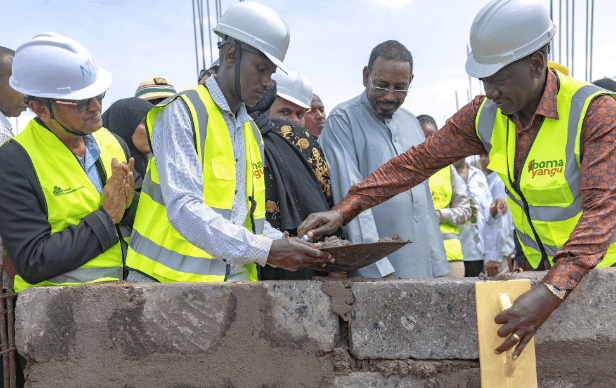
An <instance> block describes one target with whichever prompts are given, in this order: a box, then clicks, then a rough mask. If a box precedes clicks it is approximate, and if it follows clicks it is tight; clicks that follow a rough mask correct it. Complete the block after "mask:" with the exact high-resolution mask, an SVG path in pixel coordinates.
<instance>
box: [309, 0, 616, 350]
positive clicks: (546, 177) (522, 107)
mask: <svg viewBox="0 0 616 388" xmlns="http://www.w3.org/2000/svg"><path fill="white" fill-rule="evenodd" d="M522 32H524V33H522ZM555 33H556V27H555V26H554V24H553V23H552V21H551V20H550V18H549V14H548V12H547V10H546V9H545V7H544V6H543V5H542V4H541V3H540V2H538V1H528V0H507V1H505V0H502V1H497V2H492V3H490V4H488V5H487V6H486V7H484V9H482V10H481V11H480V13H479V14H478V15H477V17H476V18H475V21H474V23H473V27H472V28H471V46H472V49H473V53H472V55H470V56H469V58H468V61H467V64H466V70H467V72H468V73H469V74H470V75H472V76H474V77H477V78H479V79H481V81H482V82H483V84H484V86H485V91H486V96H477V97H476V98H475V99H474V100H473V101H471V102H470V103H469V104H468V105H466V106H465V107H463V108H462V109H461V110H460V111H459V112H457V113H456V114H455V115H454V116H453V117H452V118H451V119H450V120H448V121H447V123H446V124H445V126H444V127H443V128H442V129H441V130H440V131H438V132H437V133H435V134H433V135H432V136H430V137H429V138H428V139H427V141H426V142H425V143H423V144H421V145H418V146H415V147H412V148H410V149H409V150H408V151H407V152H406V153H404V154H402V155H400V156H399V157H397V158H395V159H392V160H390V161H389V162H388V163H387V164H385V165H384V166H382V167H381V168H379V169H377V170H376V171H375V172H374V173H373V174H372V175H371V176H370V177H368V178H367V179H365V180H364V181H363V182H362V183H360V184H358V185H355V186H354V187H353V188H352V189H351V190H350V191H349V195H347V197H345V198H344V199H343V200H342V201H341V202H339V203H338V204H337V205H336V206H335V207H334V210H332V211H329V212H327V213H320V214H316V215H311V216H309V217H308V219H307V220H306V221H304V223H303V224H302V225H300V228H299V232H300V233H306V232H308V235H309V236H314V237H316V236H317V235H319V234H321V233H327V232H328V231H329V230H332V229H334V228H337V227H338V226H339V225H341V224H342V223H348V222H350V221H351V220H352V219H353V218H354V217H356V216H357V215H358V214H359V213H360V212H361V211H363V210H365V209H368V208H371V207H373V206H376V205H377V204H379V203H381V202H383V201H385V200H387V199H388V198H391V197H392V196H394V195H396V194H397V193H399V192H402V191H405V190H408V189H409V188H410V187H413V186H415V185H417V184H419V183H420V182H422V181H423V180H424V179H426V178H427V177H429V176H430V175H432V174H433V173H434V172H436V171H438V170H439V169H440V168H442V167H443V166H445V165H447V164H450V163H452V162H454V161H455V160H458V159H461V158H463V157H466V156H469V155H474V154H486V153H488V154H489V155H490V165H489V168H490V169H491V170H493V171H496V172H497V173H498V174H499V175H500V176H501V177H502V178H503V182H504V183H505V185H506V186H507V187H508V191H509V192H508V202H509V206H510V208H511V212H512V216H513V219H514V222H515V226H516V234H517V236H518V240H519V242H520V244H521V245H522V247H523V249H524V253H525V254H526V256H527V258H528V259H529V261H532V262H531V264H532V263H534V264H532V265H533V266H534V267H535V268H539V266H540V265H541V263H542V262H546V261H547V262H549V263H552V265H553V267H552V268H551V269H550V270H549V271H548V273H547V275H546V276H545V277H544V278H543V280H542V284H541V285H538V286H536V287H534V288H532V289H531V291H529V292H527V293H525V294H523V295H522V296H520V298H518V299H517V300H516V302H515V303H514V305H513V306H512V307H511V308H510V309H508V310H506V311H504V312H502V313H501V314H499V315H498V316H497V317H496V318H495V322H496V323H498V324H503V326H502V327H501V328H500V329H499V330H498V334H499V335H500V336H501V337H508V338H507V340H505V341H504V342H503V344H502V345H501V346H499V347H498V348H497V349H496V350H495V352H496V353H497V354H500V353H501V352H503V351H506V350H508V349H510V348H512V347H513V346H515V345H516V344H517V348H516V350H515V351H514V353H513V358H514V359H517V358H518V357H519V355H520V353H521V352H522V351H523V350H524V347H525V346H526V344H528V342H529V341H530V339H531V338H532V337H533V335H534V334H535V333H536V332H537V330H538V329H539V327H541V325H542V324H543V323H544V322H545V320H546V319H548V317H549V316H550V314H551V313H552V311H554V310H555V309H556V308H558V307H559V306H560V304H561V303H562V302H563V300H564V299H565V298H566V296H568V295H569V294H570V293H571V291H572V290H573V289H574V288H575V287H576V286H577V284H578V283H579V282H580V280H581V279H582V278H583V277H584V276H585V275H586V274H587V273H588V272H589V271H590V270H592V269H593V268H595V267H596V266H610V265H612V264H614V262H616V255H614V253H613V252H614V249H613V245H614V232H615V231H616V186H615V185H614V180H615V179H616V173H615V171H616V168H615V167H616V150H615V149H614V147H613V144H614V143H615V142H616V101H614V98H612V96H610V95H606V94H607V93H606V91H605V90H603V89H600V88H598V87H596V86H594V85H589V84H586V83H584V82H582V81H578V80H575V79H573V78H570V77H568V76H566V75H564V74H562V73H559V72H557V71H556V70H553V69H550V68H548V66H547V62H548V54H549V44H550V42H551V40H552V37H553V36H554V34H555ZM503 36H506V37H510V39H506V40H503V39H502V38H501V37H503ZM540 130H541V131H540ZM576 145H577V146H576ZM578 147H579V148H578ZM581 151H583V152H581ZM511 156H513V157H511ZM315 228H316V229H315ZM552 230H554V231H558V233H550V231H552ZM563 231H564V232H565V233H563ZM608 248H611V249H609V251H608Z"/></svg>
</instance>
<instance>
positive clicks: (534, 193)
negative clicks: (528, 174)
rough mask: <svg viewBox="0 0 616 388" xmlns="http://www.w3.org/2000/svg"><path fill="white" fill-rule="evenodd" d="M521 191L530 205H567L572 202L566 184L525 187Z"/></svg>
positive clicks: (571, 196)
mask: <svg viewBox="0 0 616 388" xmlns="http://www.w3.org/2000/svg"><path fill="white" fill-rule="evenodd" d="M523 193H524V197H526V200H527V201H528V204H529V205H531V206H552V207H567V206H569V205H570V204H571V202H573V195H571V191H570V190H569V186H568V185H559V186H552V187H544V188H533V189H525V190H524V191H523Z"/></svg>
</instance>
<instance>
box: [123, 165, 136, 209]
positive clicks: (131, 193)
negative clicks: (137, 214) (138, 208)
mask: <svg viewBox="0 0 616 388" xmlns="http://www.w3.org/2000/svg"><path fill="white" fill-rule="evenodd" d="M122 165H123V166H126V164H125V163H124V162H122ZM127 168H128V173H126V179H125V180H124V183H125V186H124V188H125V198H126V208H125V209H128V208H129V207H130V206H131V204H132V203H133V198H135V177H134V176H133V172H134V171H135V159H134V158H130V159H129V160H128V166H127ZM123 169H124V168H123ZM124 171H126V169H124ZM126 184H128V187H127V186H126Z"/></svg>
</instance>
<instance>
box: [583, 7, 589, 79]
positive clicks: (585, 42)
mask: <svg viewBox="0 0 616 388" xmlns="http://www.w3.org/2000/svg"><path fill="white" fill-rule="evenodd" d="M589 11H590V4H589V2H588V0H586V39H584V54H586V56H585V58H586V68H585V69H584V81H586V82H590V80H589V79H588V22H589V20H588V17H589V14H590V12H589Z"/></svg>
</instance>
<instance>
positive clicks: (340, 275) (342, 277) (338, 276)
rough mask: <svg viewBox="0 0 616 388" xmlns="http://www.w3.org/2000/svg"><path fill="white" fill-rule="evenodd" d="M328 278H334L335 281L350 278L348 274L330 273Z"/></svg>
mask: <svg viewBox="0 0 616 388" xmlns="http://www.w3.org/2000/svg"><path fill="white" fill-rule="evenodd" d="M328 277H330V278H334V279H347V278H348V276H347V273H346V272H330V273H329V275H328Z"/></svg>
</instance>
